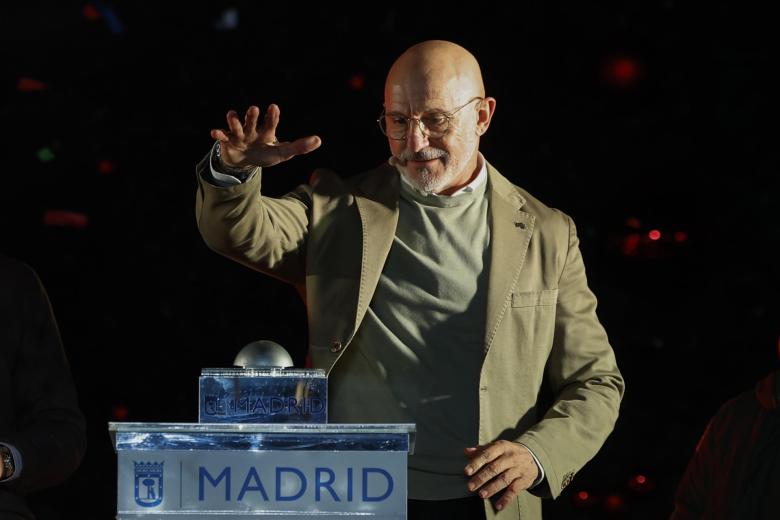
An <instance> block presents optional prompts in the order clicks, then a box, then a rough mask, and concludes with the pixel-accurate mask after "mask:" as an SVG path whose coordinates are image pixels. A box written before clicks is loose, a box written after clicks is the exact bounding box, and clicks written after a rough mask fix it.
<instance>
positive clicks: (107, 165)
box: [97, 160, 114, 175]
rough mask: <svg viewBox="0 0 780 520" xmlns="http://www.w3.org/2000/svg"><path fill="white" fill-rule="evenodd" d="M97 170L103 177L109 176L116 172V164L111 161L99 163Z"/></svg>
mask: <svg viewBox="0 0 780 520" xmlns="http://www.w3.org/2000/svg"><path fill="white" fill-rule="evenodd" d="M97 169H98V171H99V172H100V173H102V174H103V175H107V174H109V173H111V172H113V171H114V163H112V162H111V161H106V160H103V161H98V165H97Z"/></svg>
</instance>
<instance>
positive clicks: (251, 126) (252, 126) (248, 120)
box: [243, 105, 260, 141]
mask: <svg viewBox="0 0 780 520" xmlns="http://www.w3.org/2000/svg"><path fill="white" fill-rule="evenodd" d="M259 117H260V109H259V108H258V107H256V106H255V105H252V106H250V107H249V108H248V109H247V111H246V114H245V115H244V128H243V130H244V135H245V136H246V138H247V139H248V140H250V141H252V140H254V139H255V138H256V137H257V120H258V118H259Z"/></svg>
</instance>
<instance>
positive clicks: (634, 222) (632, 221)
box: [626, 217, 642, 229]
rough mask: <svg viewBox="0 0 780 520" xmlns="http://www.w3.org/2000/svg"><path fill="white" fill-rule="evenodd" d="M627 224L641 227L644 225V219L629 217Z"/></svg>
mask: <svg viewBox="0 0 780 520" xmlns="http://www.w3.org/2000/svg"><path fill="white" fill-rule="evenodd" d="M626 226H628V227H630V228H632V229H641V227H642V221H641V220H639V219H638V218H636V217H628V218H627V219H626Z"/></svg>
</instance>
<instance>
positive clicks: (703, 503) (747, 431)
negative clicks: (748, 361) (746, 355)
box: [671, 370, 780, 520]
mask: <svg viewBox="0 0 780 520" xmlns="http://www.w3.org/2000/svg"><path fill="white" fill-rule="evenodd" d="M779 402H780V370H775V371H774V372H772V373H771V374H769V375H768V376H766V377H764V378H763V379H761V380H760V381H759V382H758V383H757V384H756V386H755V389H753V390H752V391H749V392H744V393H743V394H741V395H739V396H737V397H735V398H734V399H731V400H729V401H728V402H727V403H725V404H724V405H723V406H721V408H720V410H718V413H716V414H715V416H714V417H713V418H712V420H710V423H709V425H708V426H707V429H706V430H705V431H704V434H703V435H702V437H701V439H700V440H699V444H698V446H696V452H695V453H694V455H693V457H692V458H691V460H690V462H689V463H688V468H687V469H686V471H685V475H683V478H682V480H681V482H680V485H679V487H678V488H677V496H676V498H675V508H674V512H673V513H672V516H671V520H689V519H695V518H712V519H720V518H722V519H724V520H727V519H732V518H733V519H739V518H751V519H767V520H769V519H774V518H778V516H780V506H779V505H778V503H777V497H778V494H780V407H778V403H779Z"/></svg>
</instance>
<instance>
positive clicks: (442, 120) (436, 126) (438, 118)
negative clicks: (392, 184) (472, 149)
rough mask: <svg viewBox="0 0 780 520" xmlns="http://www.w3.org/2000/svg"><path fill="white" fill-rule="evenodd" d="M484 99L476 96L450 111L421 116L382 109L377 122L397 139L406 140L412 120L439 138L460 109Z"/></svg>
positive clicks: (424, 133)
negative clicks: (408, 115) (410, 115)
mask: <svg viewBox="0 0 780 520" xmlns="http://www.w3.org/2000/svg"><path fill="white" fill-rule="evenodd" d="M484 99H485V98H482V97H474V98H471V99H469V100H468V101H467V102H466V103H464V104H462V105H461V106H459V107H456V108H454V109H452V110H450V111H449V112H429V113H427V114H423V115H422V116H420V117H407V116H404V115H400V114H394V113H393V114H387V113H385V111H384V110H382V113H381V114H380V115H379V119H377V120H376V122H377V123H379V129H380V130H381V131H382V133H383V134H385V135H386V136H387V137H389V138H390V139H393V140H396V141H404V140H406V135H407V132H408V130H409V122H410V121H414V122H415V123H416V124H417V126H419V127H420V131H421V132H422V133H423V135H425V136H426V137H428V138H431V139H438V138H440V137H443V136H444V134H446V133H447V131H448V130H449V129H450V122H451V120H452V119H453V117H454V116H455V114H456V113H458V111H459V110H461V109H462V108H465V107H467V106H468V105H470V104H471V103H473V102H474V101H477V100H479V101H482V100H484Z"/></svg>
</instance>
